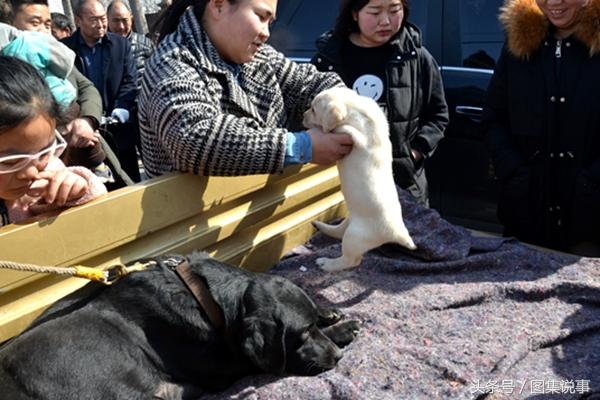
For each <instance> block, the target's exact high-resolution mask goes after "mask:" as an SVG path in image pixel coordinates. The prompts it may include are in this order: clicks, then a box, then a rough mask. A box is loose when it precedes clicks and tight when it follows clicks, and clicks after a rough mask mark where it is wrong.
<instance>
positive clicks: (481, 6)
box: [269, 0, 504, 232]
mask: <svg viewBox="0 0 600 400" xmlns="http://www.w3.org/2000/svg"><path fill="white" fill-rule="evenodd" d="M502 3H503V0H413V1H411V2H410V3H409V4H410V17H409V20H410V21H411V22H413V23H415V24H416V25H418V26H419V27H420V28H421V31H422V35H423V40H424V44H425V47H427V49H428V50H429V51H430V52H431V54H433V56H434V57H435V59H436V60H437V62H438V63H439V65H440V68H441V72H442V78H443V81H444V88H445V93H446V100H447V101H448V106H449V108H450V125H449V126H448V129H447V130H446V133H445V136H446V137H445V138H444V140H442V141H441V143H440V145H439V147H438V149H437V150H436V152H435V154H434V156H433V157H432V158H431V159H430V160H428V164H427V175H428V179H429V184H430V202H431V206H432V207H433V208H435V209H437V210H438V211H439V212H440V213H441V214H442V215H443V216H444V217H445V218H446V219H448V220H450V221H452V222H454V223H458V224H461V225H464V226H466V227H469V228H474V229H480V230H486V231H492V232H500V231H501V226H500V224H499V222H498V220H497V218H496V201H497V196H498V186H497V183H496V181H495V178H494V172H493V168H492V166H491V163H490V158H489V156H488V153H487V151H486V147H485V144H484V140H483V134H482V132H481V129H480V120H481V112H482V104H483V99H484V96H485V90H486V88H487V85H488V82H489V80H490V78H491V76H492V73H493V68H494V65H495V62H496V59H497V58H498V57H499V55H500V51H501V48H502V44H503V42H504V33H503V31H502V28H501V26H500V24H499V22H498V13H499V8H500V7H501V5H502ZM338 10H339V2H338V1H322V0H287V1H281V2H279V6H278V10H277V20H276V21H275V22H274V24H273V26H272V28H271V38H270V39H269V42H270V43H271V44H272V45H273V46H274V47H275V48H277V49H279V50H280V51H282V52H283V53H285V54H286V55H287V56H288V57H290V58H291V59H293V60H295V61H298V62H308V61H310V58H311V57H312V56H313V55H314V54H315V52H316V48H315V40H316V38H317V37H318V36H319V35H320V34H321V33H323V32H325V31H327V30H329V29H331V27H332V26H333V24H334V22H335V18H336V16H337V13H338Z"/></svg>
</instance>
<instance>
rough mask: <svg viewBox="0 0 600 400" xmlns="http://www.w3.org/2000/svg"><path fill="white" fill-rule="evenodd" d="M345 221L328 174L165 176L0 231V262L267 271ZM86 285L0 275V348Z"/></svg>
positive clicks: (315, 170) (306, 170)
mask: <svg viewBox="0 0 600 400" xmlns="http://www.w3.org/2000/svg"><path fill="white" fill-rule="evenodd" d="M345 212H346V210H345V206H344V203H343V197H342V194H341V192H340V184H339V179H338V175H337V169H336V168H335V167H329V168H324V167H317V166H304V167H302V168H300V167H290V168H288V169H287V170H286V171H285V173H284V174H282V175H255V176H246V177H231V178H220V177H219V178H212V177H211V178H203V177H197V176H192V175H186V174H172V175H166V176H162V177H160V178H156V179H152V180H149V181H146V182H143V183H141V184H137V185H134V186H129V187H126V188H123V189H120V190H117V191H114V192H111V193H109V194H108V195H107V196H105V197H103V198H101V199H98V200H96V201H93V202H91V203H89V204H86V205H83V206H80V207H75V208H70V209H68V210H64V211H62V212H61V213H59V214H55V215H51V216H49V217H46V218H44V219H41V220H40V221H38V222H29V223H26V224H13V225H8V226H5V227H3V228H0V260H5V261H14V262H20V263H31V264H37V265H53V266H70V265H75V264H81V265H86V266H90V267H98V268H106V267H108V266H110V265H113V264H115V263H128V262H131V261H132V260H135V259H138V258H141V257H148V256H155V255H159V254H166V253H184V254H185V253H189V252H191V251H193V250H205V251H207V252H209V253H210V254H211V255H212V256H214V257H216V258H218V259H220V260H222V261H226V262H229V263H232V264H235V265H239V266H241V267H243V268H246V269H249V270H253V271H265V270H267V269H269V268H270V267H271V266H272V265H274V264H275V263H276V262H277V261H278V260H279V259H280V258H281V256H282V255H283V254H285V253H286V252H287V251H289V250H290V249H292V248H293V247H295V246H297V245H299V244H301V243H303V242H304V241H306V240H307V239H308V238H309V237H310V236H311V235H312V234H313V233H314V229H313V228H312V225H311V224H310V222H311V221H313V220H315V219H320V220H328V219H332V218H335V217H337V216H341V215H344V213H345ZM86 283H87V281H86V280H84V279H79V278H64V277H60V276H56V275H42V274H34V273H26V272H17V271H11V270H0V342H3V341H5V340H7V339H9V338H11V337H12V336H14V335H17V334H18V333H20V332H21V331H22V330H23V329H25V328H26V327H27V326H28V325H29V324H30V323H31V321H32V320H33V319H34V318H35V317H37V316H38V315H39V314H40V313H41V312H42V311H43V310H44V309H45V308H46V307H48V306H49V305H50V304H52V303H53V302H55V301H56V300H58V299H60V298H61V297H63V296H65V295H67V294H69V293H71V292H72V291H74V290H76V289H78V288H80V287H81V286H83V285H85V284H86Z"/></svg>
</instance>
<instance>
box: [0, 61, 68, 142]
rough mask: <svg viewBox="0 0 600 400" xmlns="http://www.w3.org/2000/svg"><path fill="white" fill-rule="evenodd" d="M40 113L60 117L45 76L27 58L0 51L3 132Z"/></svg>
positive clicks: (1, 122) (0, 108)
mask: <svg viewBox="0 0 600 400" xmlns="http://www.w3.org/2000/svg"><path fill="white" fill-rule="evenodd" d="M39 114H46V115H47V116H49V117H50V118H52V119H54V120H57V119H59V118H60V108H59V105H58V103H57V102H56V100H54V97H53V96H52V93H50V89H49V88H48V85H47V84H46V80H45V79H44V78H43V77H42V75H41V74H40V73H39V72H38V70H37V69H35V67H33V66H32V65H29V64H28V63H26V62H25V61H21V60H19V59H18V58H15V57H8V56H2V55H0V133H1V132H2V131H5V130H7V129H10V128H13V127H15V126H17V125H19V124H20V123H22V122H23V121H26V120H28V119H30V118H33V117H35V116H37V115H39Z"/></svg>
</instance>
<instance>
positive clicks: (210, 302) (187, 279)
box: [174, 258, 225, 331]
mask: <svg viewBox="0 0 600 400" xmlns="http://www.w3.org/2000/svg"><path fill="white" fill-rule="evenodd" d="M174 271H175V273H176V274H177V276H178V277H179V279H181V281H182V282H183V284H184V285H185V287H186V288H187V289H188V290H189V291H190V293H191V294H192V296H194V299H195V300H196V302H197V303H198V305H199V306H200V308H201V309H202V310H204V312H205V313H206V315H207V316H208V319H209V320H210V322H211V324H212V325H213V326H214V327H215V328H216V329H218V330H219V331H224V329H225V317H224V316H223V310H221V307H219V305H218V304H217V302H216V301H215V299H214V298H213V297H212V296H211V294H210V290H209V289H208V287H206V284H205V283H204V282H203V281H202V279H200V278H198V277H197V276H196V275H195V274H194V273H193V272H192V270H191V268H190V264H189V263H188V261H187V260H186V259H185V258H184V259H183V261H182V262H180V263H179V265H177V267H175V268H174Z"/></svg>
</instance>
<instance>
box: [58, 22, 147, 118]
mask: <svg viewBox="0 0 600 400" xmlns="http://www.w3.org/2000/svg"><path fill="white" fill-rule="evenodd" d="M80 38H81V34H80V33H79V30H77V31H75V32H74V33H73V35H71V36H69V37H68V38H65V39H63V40H62V42H63V43H64V44H66V45H67V46H68V47H70V48H71V49H72V50H73V51H74V52H75V54H76V55H77V57H76V58H75V66H76V67H77V69H78V70H79V71H81V72H82V73H83V74H84V75H85V76H86V77H88V78H89V74H88V72H87V71H86V68H85V64H84V62H83V60H82V57H81V54H80V48H81V46H82V44H81V39H80ZM101 40H102V51H103V68H102V75H103V80H104V87H103V88H97V89H98V91H100V93H101V95H102V105H103V107H104V112H105V113H106V114H108V115H110V113H111V112H112V110H113V109H115V108H124V109H126V110H129V111H130V112H135V109H134V103H135V98H136V96H137V88H136V78H137V72H136V67H135V62H134V59H133V54H132V52H131V45H130V44H129V41H128V40H127V39H126V38H124V37H121V36H119V35H115V34H113V33H110V32H107V33H106V35H104V37H103V38H102V39H101Z"/></svg>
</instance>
